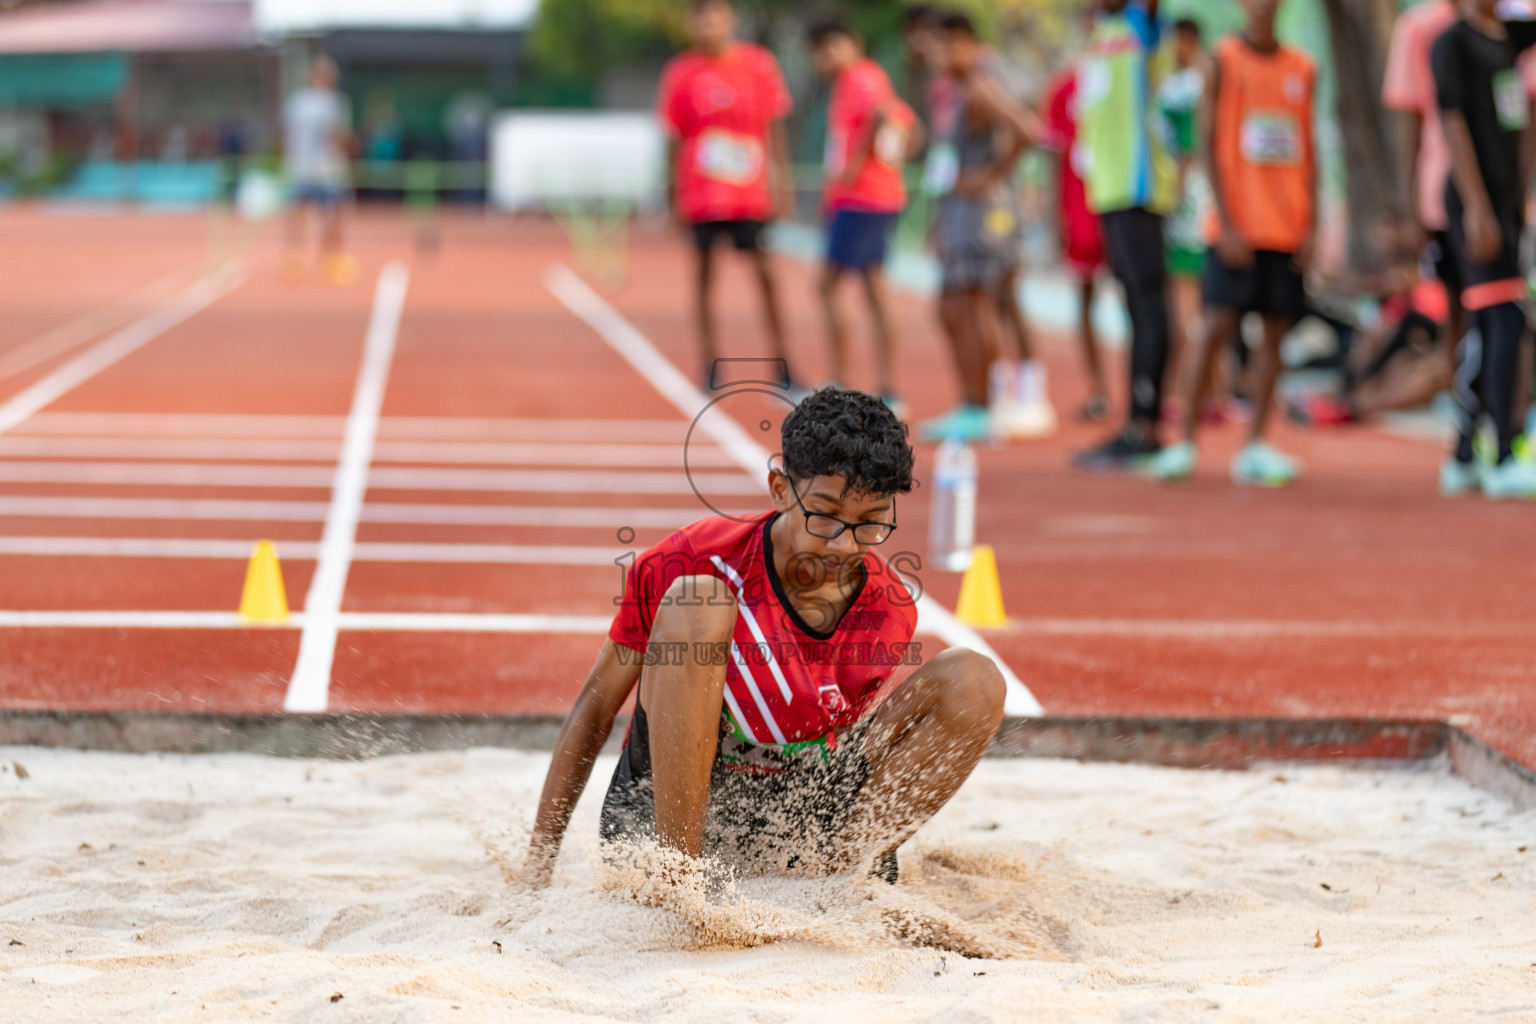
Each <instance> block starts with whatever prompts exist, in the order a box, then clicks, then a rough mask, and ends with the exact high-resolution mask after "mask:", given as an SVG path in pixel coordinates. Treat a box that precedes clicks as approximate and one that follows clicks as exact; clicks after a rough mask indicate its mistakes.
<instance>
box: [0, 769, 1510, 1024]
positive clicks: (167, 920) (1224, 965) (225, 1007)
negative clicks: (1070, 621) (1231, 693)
mask: <svg viewBox="0 0 1536 1024" xmlns="http://www.w3.org/2000/svg"><path fill="white" fill-rule="evenodd" d="M12 761H17V762H20V763H21V764H22V765H24V766H25V768H26V769H27V771H28V772H29V773H30V777H29V778H26V779H19V778H17V776H16V774H15V772H14V771H13V770H12V769H11V768H10V767H9V766H10V763H11V762H12ZM545 761H546V758H545V757H544V756H542V755H535V754H525V753H518V752H513V751H504V750H475V751H471V752H468V753H445V754H432V755H417V756H409V757H392V758H385V759H381V760H377V761H371V762H364V763H334V762H305V761H291V760H280V759H268V758H260V757H252V756H241V755H224V756H217V757H160V756H147V757H137V756H127V755H114V754H85V753H74V752H61V751H52V750H38V749H30V748H11V749H0V764H3V765H5V766H6V769H5V771H3V772H0V1021H4V1022H6V1024H23V1022H31V1021H65V1020H68V1021H77V1020H78V1021H86V1020H89V1021H98V1020H145V1021H156V1022H162V1021H163V1022H173V1021H231V1020H252V1019H255V1020H284V1021H304V1022H311V1021H379V1022H385V1021H389V1022H394V1021H401V1022H406V1021H410V1022H415V1021H455V1022H457V1021H513V1020H516V1021H525V1020H556V1021H577V1020H689V1021H692V1020H710V1021H759V1020H766V1021H781V1020H782V1021H789V1020H796V1021H804V1020H808V1019H817V1020H826V1021H832V1022H834V1024H853V1022H862V1021H884V1020H892V1019H935V1020H945V1021H994V1020H995V1021H1012V1020H1021V1019H1029V1020H1033V1021H1058V1020H1059V1021H1100V1020H1104V1021H1109V1020H1119V1021H1175V1020H1178V1021H1183V1020H1192V1019H1195V1020H1204V1019H1210V1020H1224V1021H1278V1020H1286V1021H1297V1020H1317V1021H1329V1022H1338V1021H1356V1020H1358V1021H1371V1022H1377V1021H1391V1020H1427V1019H1431V1018H1434V1019H1437V1020H1453V1019H1461V1018H1468V1019H1470V1018H1474V1017H1475V1018H1477V1019H1479V1020H1488V1019H1492V1020H1500V1021H1522V1022H1529V1021H1532V1020H1536V814H1529V813H1528V814H1524V815H1516V814H1514V813H1512V812H1511V811H1510V809H1509V807H1508V805H1506V804H1504V803H1503V802H1501V801H1500V800H1498V799H1497V798H1494V797H1492V796H1489V795H1487V794H1485V793H1483V792H1481V791H1478V790H1476V789H1473V788H1472V787H1470V786H1468V785H1466V784H1464V783H1462V782H1461V781H1459V780H1457V779H1454V778H1451V777H1450V776H1448V775H1447V774H1446V773H1445V769H1444V766H1443V765H1435V766H1431V767H1428V768H1424V769H1416V770H1403V771H1398V770H1390V771H1387V770H1382V771H1366V770H1350V769H1335V768H1326V767H1301V768H1298V767H1291V766H1286V767H1272V768H1268V769H1263V770H1255V771H1251V772H1230V773H1228V772H1189V771H1177V770H1171V769H1159V768H1147V767H1133V766H1123V765H1081V764H1075V763H1071V762H1060V761H1028V760H1025V761H988V762H985V763H984V764H983V765H982V767H981V769H980V770H979V772H978V773H977V776H976V778H975V779H973V780H972V781H971V782H970V783H969V784H968V785H967V786H966V788H965V790H964V792H963V793H962V794H961V796H960V798H959V799H957V800H956V802H955V803H954V804H953V805H952V806H951V807H949V808H947V809H946V810H945V812H944V813H943V815H942V816H941V818H940V819H939V820H938V821H935V822H934V823H932V824H931V825H930V826H929V827H928V828H927V829H925V830H924V831H923V833H922V834H921V835H920V837H919V840H920V843H921V846H922V848H923V849H919V850H918V851H915V852H910V851H904V854H903V863H902V872H903V881H902V884H901V885H900V886H898V887H896V888H895V889H892V888H891V887H888V886H884V885H883V884H880V883H874V882H859V883H853V882H851V881H850V880H848V879H833V880H826V881H798V882H790V881H779V880H772V881H769V880H763V881H758V882H750V883H747V882H744V883H742V884H741V886H740V890H739V896H738V899H740V898H743V897H744V898H746V899H748V900H751V901H753V902H751V903H750V904H749V905H746V906H736V907H734V908H727V909H723V910H716V911H711V912H712V913H718V914H720V915H723V919H725V920H726V922H727V925H728V926H730V927H735V928H737V929H738V930H739V932H740V933H741V936H742V937H743V938H744V939H747V940H751V941H761V940H762V939H763V938H765V937H767V936H768V935H771V934H773V933H775V932H776V931H779V932H783V931H787V932H791V933H798V934H802V935H810V936H812V937H813V938H817V941H804V940H791V941H779V942H771V943H768V944H764V945H758V946H756V947H755V948H737V949H721V948H718V947H717V948H713V949H703V950H701V949H699V948H698V946H699V945H700V943H701V941H703V940H702V939H701V936H700V933H699V932H698V931H697V930H696V929H695V928H693V927H692V926H690V925H689V924H687V923H685V922H684V920H683V919H682V918H681V917H679V916H678V915H677V914H675V913H673V912H672V911H670V910H665V909H657V908H653V907H647V906H641V905H639V904H637V903H635V902H634V901H633V900H629V899H626V898H625V897H623V896H622V895H619V894H616V893H614V892H610V891H600V890H599V889H597V888H596V887H595V883H594V875H593V869H592V866H591V862H592V859H593V854H594V849H595V843H594V841H593V840H592V838H591V836H592V834H593V831H594V828H595V815H596V803H597V801H596V799H595V798H596V797H597V796H598V795H600V791H601V784H597V785H594V787H593V792H591V793H589V794H588V798H587V799H586V800H585V801H584V802H583V804H582V807H581V809H580V810H579V811H578V814H577V820H576V823H575V826H574V830H573V831H574V835H573V841H572V842H570V843H569V844H568V846H567V850H566V852H565V855H564V856H563V858H562V861H561V867H560V871H559V873H558V875H557V878H556V883H555V885H554V886H553V887H552V888H550V889H548V890H546V891H545V892H544V893H542V894H540V895H539V896H537V897H530V896H528V895H525V894H522V893H520V892H519V890H518V889H517V888H516V887H515V886H512V885H509V884H508V882H507V880H506V879H505V877H504V872H503V870H502V868H501V867H498V864H503V865H505V864H510V863H515V862H516V861H517V860H518V859H519V858H520V855H521V844H522V841H523V835H524V829H525V827H526V823H527V820H528V818H529V816H530V814H531V810H532V807H533V804H534V800H535V795H536V792H537V787H538V786H539V784H540V782H541V780H542V776H543V770H544V765H545ZM612 763H613V762H612V759H604V761H603V762H601V763H600V764H599V766H598V772H597V776H596V777H597V778H598V779H602V780H604V781H606V777H607V773H608V772H609V771H611V768H612ZM1522 846H1524V847H1527V849H1526V851H1525V852H1520V851H1519V848H1520V847H1522ZM924 850H926V852H924ZM1325 885H1326V886H1327V887H1328V888H1324V886H1325ZM765 922H766V923H765ZM893 929H894V930H897V931H903V932H905V933H906V934H908V935H910V936H916V937H918V938H919V939H922V940H926V941H938V942H940V943H941V944H944V945H948V946H950V947H952V948H954V947H960V948H971V949H989V950H990V951H991V952H993V953H996V954H1008V953H1010V952H1012V953H1021V952H1028V951H1029V950H1031V949H1034V950H1035V951H1036V953H1035V955H1034V956H1032V957H1015V958H1011V959H1002V960H998V959H973V958H967V957H964V956H961V955H959V954H957V953H955V952H952V951H949V952H946V951H943V950H940V949H937V948H925V947H922V946H914V945H912V944H911V942H909V941H903V940H901V939H899V938H896V937H894V936H893V935H892V934H891V932H892V930H893ZM1318 935H1321V940H1322V945H1321V947H1318V946H1317V945H1316V937H1317V936H1318ZM818 937H819V938H818ZM13 942H20V943H22V945H15V944H10V945H8V943H13ZM498 942H499V943H500V946H499V948H498V947H497V945H496V943H498ZM336 993H341V994H342V996H343V998H342V999H341V1000H339V1001H338V1002H336V1003H331V1002H330V998H331V997H332V996H333V994H336Z"/></svg>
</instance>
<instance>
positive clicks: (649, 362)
mask: <svg viewBox="0 0 1536 1024" xmlns="http://www.w3.org/2000/svg"><path fill="white" fill-rule="evenodd" d="M544 286H545V287H546V288H548V289H549V291H550V292H551V293H552V294H553V295H554V296H555V297H556V298H557V299H559V300H560V301H561V302H563V303H564V304H565V306H566V308H567V309H569V310H570V311H571V312H572V313H573V314H575V315H576V317H577V318H578V319H580V320H582V321H584V322H585V323H586V324H587V325H588V326H590V327H591V328H592V329H593V330H594V331H596V332H597V334H598V336H599V337H600V338H602V339H603V340H604V341H605V342H606V343H607V344H608V346H609V348H611V349H613V351H614V352H616V353H617V354H618V355H619V357H620V358H622V359H623V360H624V361H625V362H627V363H629V365H630V366H631V367H632V368H633V369H634V370H635V372H636V373H638V374H640V376H641V377H644V378H645V380H646V381H647V382H648V383H649V384H650V385H651V386H652V387H653V388H655V389H656V391H658V392H659V393H660V394H661V396H662V397H663V398H665V399H667V400H668V401H669V402H671V403H672V404H673V405H674V406H676V408H677V410H678V411H679V412H681V413H682V414H683V415H684V416H686V417H688V418H689V419H693V418H694V417H698V425H699V427H700V428H701V429H702V430H704V431H705V432H706V433H707V434H709V436H711V437H713V438H714V439H715V442H716V443H717V444H719V445H720V446H721V447H722V448H724V449H725V450H726V451H727V452H729V453H730V454H731V457H732V458H733V459H735V460H736V463H737V465H739V466H740V467H741V468H742V471H743V472H745V473H746V474H747V475H748V476H749V477H753V478H754V482H755V483H756V484H757V485H758V489H759V493H762V492H763V491H764V490H766V488H767V484H766V480H765V477H766V470H767V468H768V460H769V455H768V452H767V450H766V449H764V448H763V447H762V446H761V445H759V444H758V443H757V442H756V441H754V440H753V439H752V437H751V435H749V434H748V433H747V432H746V431H745V430H744V429H742V427H741V426H740V425H739V424H738V423H736V421H735V420H732V419H731V418H730V417H728V416H726V415H725V414H724V413H723V412H721V411H720V410H719V409H717V408H715V409H709V410H708V411H707V412H705V413H704V414H703V415H702V416H700V415H699V414H700V412H702V411H703V410H704V409H705V408H706V406H708V405H709V399H708V398H707V397H706V396H705V395H704V393H703V392H702V391H700V390H699V389H698V388H697V387H695V386H694V385H693V383H692V382H691V381H690V380H689V379H688V378H687V377H685V376H684V375H683V373H682V371H680V370H678V368H677V367H675V366H673V365H672V363H671V361H670V360H669V359H667V357H666V356H664V355H662V354H661V351H660V350H659V349H657V348H656V346H655V345H654V344H653V343H652V342H651V340H650V339H649V338H647V337H646V336H645V335H644V334H642V333H641V332H640V331H639V329H638V328H636V327H635V326H634V325H633V324H631V323H630V322H629V321H628V320H626V319H625V318H624V317H623V315H622V314H620V313H619V311H618V310H616V309H614V308H613V307H612V306H611V305H609V304H608V302H607V301H606V300H605V299H604V298H603V297H602V296H600V295H598V294H597V293H596V292H594V291H593V290H592V289H591V288H590V287H588V286H587V283H586V282H585V281H583V280H582V279H581V278H580V277H578V276H577V275H576V273H575V272H574V271H572V270H571V269H570V268H569V267H566V266H562V265H559V264H555V265H552V266H551V267H549V268H548V269H547V270H546V271H545V273H544ZM917 607H918V620H919V625H922V624H923V623H924V621H926V623H927V627H928V629H929V631H930V632H931V633H933V634H935V635H937V636H938V637H939V638H940V639H941V640H943V641H944V642H945V643H946V644H948V645H949V646H951V647H969V648H971V649H972V650H974V651H976V652H977V653H980V654H985V655H986V656H988V657H989V658H991V659H992V661H993V662H994V663H995V664H996V665H997V667H998V670H999V671H1000V672H1001V673H1002V676H1003V681H1004V682H1005V683H1006V684H1007V691H1006V696H1005V698H1004V702H1003V709H1004V711H1005V712H1006V713H1007V714H1010V715H1021V716H1034V715H1042V714H1044V713H1045V709H1044V708H1043V707H1042V706H1041V705H1040V702H1039V701H1038V700H1036V699H1035V696H1034V694H1032V693H1030V692H1029V688H1028V687H1026V686H1025V685H1024V683H1023V682H1022V681H1021V680H1020V679H1019V677H1018V676H1017V675H1015V674H1014V672H1013V670H1012V669H1011V668H1009V667H1008V663H1007V662H1005V661H1004V660H1003V659H1002V658H1001V657H1000V656H999V655H998V653H997V652H996V651H994V650H993V649H992V647H991V645H990V644H988V643H987V642H986V641H985V640H984V639H982V637H981V634H979V633H977V632H976V631H975V630H974V629H972V628H971V627H969V626H967V625H965V624H964V623H963V622H961V621H960V620H959V619H957V618H955V616H954V614H953V613H952V612H950V611H949V609H947V608H945V607H944V606H943V605H941V604H939V603H938V602H937V601H935V600H934V599H933V598H931V597H929V596H928V595H927V594H924V595H922V596H921V597H920V598H919V599H918V606H917Z"/></svg>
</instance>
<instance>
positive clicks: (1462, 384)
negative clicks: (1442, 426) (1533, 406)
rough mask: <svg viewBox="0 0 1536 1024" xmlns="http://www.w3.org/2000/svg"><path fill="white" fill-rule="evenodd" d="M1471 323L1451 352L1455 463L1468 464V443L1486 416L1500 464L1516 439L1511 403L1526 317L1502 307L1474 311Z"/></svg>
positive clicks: (1517, 428)
mask: <svg viewBox="0 0 1536 1024" xmlns="http://www.w3.org/2000/svg"><path fill="white" fill-rule="evenodd" d="M1470 319H1471V325H1472V329H1471V330H1470V331H1468V332H1467V336H1466V337H1465V338H1463V339H1462V340H1461V344H1460V345H1459V346H1457V349H1456V358H1457V368H1456V382H1455V386H1454V388H1453V391H1454V393H1455V395H1456V404H1457V406H1458V407H1459V411H1458V414H1457V439H1456V458H1457V459H1459V460H1460V461H1462V462H1471V461H1472V439H1473V437H1474V436H1475V435H1476V433H1477V424H1478V420H1479V419H1480V418H1481V416H1482V414H1484V413H1486V414H1487V416H1488V419H1489V420H1491V421H1492V422H1493V429H1494V432H1495V433H1496V434H1497V435H1498V442H1499V461H1500V462H1503V461H1504V460H1505V459H1507V458H1509V456H1510V451H1511V449H1512V447H1513V445H1514V441H1515V438H1516V437H1518V436H1519V434H1520V424H1519V423H1517V422H1515V403H1516V401H1517V398H1518V394H1519V379H1518V378H1519V374H1520V342H1521V340H1522V339H1523V338H1524V337H1525V328H1526V323H1525V313H1524V312H1523V311H1521V309H1520V307H1519V306H1517V305H1516V304H1515V303H1513V302H1501V303H1499V304H1498V305H1496V306H1489V307H1488V308H1487V309H1480V310H1477V311H1476V312H1475V313H1472V314H1470Z"/></svg>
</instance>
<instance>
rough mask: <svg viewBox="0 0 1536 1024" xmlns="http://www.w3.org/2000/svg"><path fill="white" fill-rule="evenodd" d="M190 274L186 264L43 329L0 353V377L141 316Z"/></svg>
mask: <svg viewBox="0 0 1536 1024" xmlns="http://www.w3.org/2000/svg"><path fill="white" fill-rule="evenodd" d="M189 276H191V274H190V273H189V272H188V270H187V269H185V268H183V269H182V270H175V271H172V272H171V273H169V274H166V275H164V276H162V277H158V278H156V279H155V280H153V281H151V282H150V283H149V284H147V285H145V286H143V287H142V288H139V289H138V290H136V291H133V292H130V293H129V294H127V295H123V296H119V297H118V298H116V299H112V300H111V301H109V302H107V303H105V304H104V305H101V306H98V307H96V308H95V309H92V310H90V311H89V312H86V313H82V314H81V315H80V316H77V317H75V318H74V319H73V320H68V321H66V322H64V323H62V324H59V325H58V326H57V327H54V328H53V329H51V330H48V331H45V332H44V333H42V334H40V335H38V336H37V337H35V338H33V339H32V340H30V341H26V342H23V343H22V344H20V345H17V346H16V347H15V348H12V349H8V350H7V351H6V352H5V353H4V354H3V355H0V381H5V380H9V379H10V378H12V377H14V376H16V375H17V374H18V373H25V372H26V371H27V370H30V369H32V368H33V367H34V366H37V365H39V364H40V363H45V362H47V361H48V360H50V359H53V358H55V357H56V356H61V355H63V354H64V353H66V352H68V351H69V350H70V349H73V348H78V347H79V346H81V345H83V344H85V343H86V342H88V341H90V340H91V339H92V338H96V337H99V336H101V335H102V334H105V333H106V332H108V331H112V330H116V329H117V328H119V327H122V326H123V325H124V324H126V323H127V322H128V321H130V320H132V319H134V317H136V316H143V315H144V312H145V309H146V308H147V307H153V306H157V305H159V304H161V303H163V302H165V301H166V298H167V296H166V292H167V291H169V290H171V289H174V288H176V286H177V285H180V287H181V288H185V287H186V283H185V282H186V279H187V278H188V277H189Z"/></svg>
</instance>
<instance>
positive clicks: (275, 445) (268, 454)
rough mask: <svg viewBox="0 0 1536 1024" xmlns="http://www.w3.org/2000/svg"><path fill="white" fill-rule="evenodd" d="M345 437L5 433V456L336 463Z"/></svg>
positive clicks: (0, 445) (1, 447) (0, 441)
mask: <svg viewBox="0 0 1536 1024" xmlns="http://www.w3.org/2000/svg"><path fill="white" fill-rule="evenodd" d="M340 450H341V442H340V441H311V440H298V439H291V438H284V439H279V440H270V441H268V440H262V439H260V438H244V437H242V438H231V437H219V438H214V437H172V438H162V437H38V436H31V437H19V436H16V435H11V436H9V437H0V458H28V459H31V458H45V459H222V460H225V461H229V462H235V461H239V460H242V459H251V460H266V461H271V462H334V461H335V460H336V453H337V452H339V451H340Z"/></svg>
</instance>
